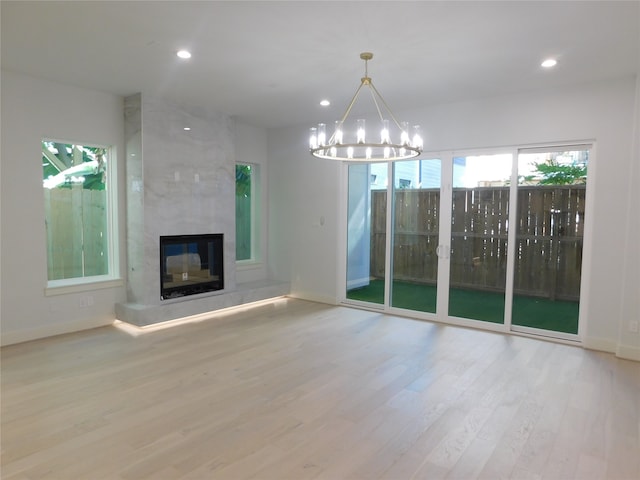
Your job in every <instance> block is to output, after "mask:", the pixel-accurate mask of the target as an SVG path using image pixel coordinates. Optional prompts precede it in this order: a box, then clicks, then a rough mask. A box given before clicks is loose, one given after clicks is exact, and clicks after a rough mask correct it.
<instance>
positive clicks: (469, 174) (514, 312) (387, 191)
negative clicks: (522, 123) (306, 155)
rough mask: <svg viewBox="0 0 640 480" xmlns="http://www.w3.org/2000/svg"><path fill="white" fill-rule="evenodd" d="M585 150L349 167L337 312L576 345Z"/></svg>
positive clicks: (514, 151) (491, 154)
mask: <svg viewBox="0 0 640 480" xmlns="http://www.w3.org/2000/svg"><path fill="white" fill-rule="evenodd" d="M589 152H590V149H589V146H585V147H567V148H549V149H543V150H540V149H536V150H532V149H520V150H518V149H516V148H512V149H506V150H503V151H502V152H488V153H480V152H478V153H476V152H473V154H468V155H462V154H457V155H456V154H454V153H451V154H447V155H442V156H441V157H440V158H439V159H423V160H409V161H398V162H395V163H392V164H385V163H381V164H368V165H367V164H352V165H349V166H348V174H349V177H348V178H349V180H348V215H347V216H348V226H347V243H348V245H347V281H346V300H347V302H348V303H364V304H366V305H368V306H371V307H375V308H380V309H384V310H390V311H393V310H395V309H398V310H403V311H409V312H415V314H416V317H419V318H427V319H431V318H433V319H439V320H445V321H450V322H452V323H458V324H464V325H471V324H473V323H474V322H483V323H485V325H486V328H490V329H494V330H501V331H502V330H504V331H507V330H509V329H511V330H517V331H522V332H526V333H533V334H541V335H551V336H557V337H561V338H565V339H575V338H576V334H577V333H578V313H579V301H580V282H581V272H582V248H583V235H584V221H585V198H586V197H585V194H586V178H587V177H586V167H587V163H588V159H589ZM479 324H480V323H478V325H479Z"/></svg>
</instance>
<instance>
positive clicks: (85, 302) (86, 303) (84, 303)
mask: <svg viewBox="0 0 640 480" xmlns="http://www.w3.org/2000/svg"><path fill="white" fill-rule="evenodd" d="M91 306H93V296H91V295H89V296H86V297H82V298H81V299H80V307H82V308H87V307H91Z"/></svg>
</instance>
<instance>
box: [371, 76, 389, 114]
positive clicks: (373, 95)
mask: <svg viewBox="0 0 640 480" xmlns="http://www.w3.org/2000/svg"><path fill="white" fill-rule="evenodd" d="M369 91H370V92H371V99H372V100H373V104H374V105H375V106H376V110H377V111H378V117H380V121H381V122H382V120H384V117H383V116H382V111H381V110H380V105H378V100H376V94H377V95H378V96H380V94H379V93H378V92H377V91H376V89H375V87H374V86H373V84H372V83H371V82H369ZM380 99H382V97H380ZM382 102H383V104H384V100H382ZM387 110H388V108H387ZM389 113H391V112H389ZM392 116H393V115H392Z"/></svg>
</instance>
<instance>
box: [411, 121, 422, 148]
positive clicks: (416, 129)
mask: <svg viewBox="0 0 640 480" xmlns="http://www.w3.org/2000/svg"><path fill="white" fill-rule="evenodd" d="M412 146H414V147H416V148H418V149H420V150H422V133H421V131H420V125H414V126H413V142H412Z"/></svg>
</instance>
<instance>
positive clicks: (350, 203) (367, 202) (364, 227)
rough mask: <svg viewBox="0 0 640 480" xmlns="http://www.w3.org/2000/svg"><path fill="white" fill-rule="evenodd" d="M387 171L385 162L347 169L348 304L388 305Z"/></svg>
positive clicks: (351, 166) (350, 166)
mask: <svg viewBox="0 0 640 480" xmlns="http://www.w3.org/2000/svg"><path fill="white" fill-rule="evenodd" d="M388 168H389V167H388V165H387V164H386V163H382V164H350V165H349V166H348V186H347V191H348V196H347V292H346V298H347V300H348V301H356V302H365V303H369V304H375V305H383V304H384V303H385V284H386V280H385V271H386V268H385V265H386V239H387V234H386V232H387V178H388V175H387V171H388Z"/></svg>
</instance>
